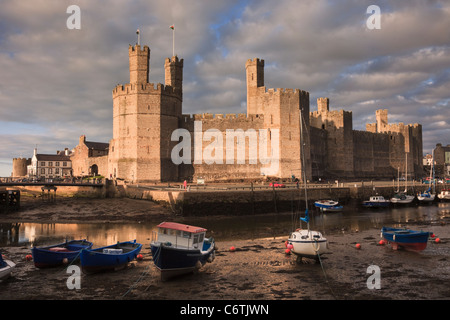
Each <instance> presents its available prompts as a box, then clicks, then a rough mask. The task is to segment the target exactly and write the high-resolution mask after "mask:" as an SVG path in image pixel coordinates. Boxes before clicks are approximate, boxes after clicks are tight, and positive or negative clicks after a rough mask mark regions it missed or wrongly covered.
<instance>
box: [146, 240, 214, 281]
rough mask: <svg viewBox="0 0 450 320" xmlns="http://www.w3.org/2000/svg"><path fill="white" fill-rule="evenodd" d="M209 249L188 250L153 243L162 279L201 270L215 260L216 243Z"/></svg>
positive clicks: (210, 244)
mask: <svg viewBox="0 0 450 320" xmlns="http://www.w3.org/2000/svg"><path fill="white" fill-rule="evenodd" d="M208 245H209V247H207V248H203V249H204V250H202V251H201V250H200V249H187V248H180V247H178V248H177V247H174V246H171V245H169V244H167V243H160V242H153V243H151V245H150V247H151V251H152V256H153V262H154V264H155V266H156V267H157V268H158V269H159V270H160V271H161V279H162V280H168V279H170V278H173V277H176V276H180V275H184V274H188V273H192V272H194V271H195V270H197V269H199V268H201V267H202V266H203V265H205V264H206V262H212V261H213V260H214V258H215V251H214V245H215V244H214V241H212V242H211V243H209V244H208Z"/></svg>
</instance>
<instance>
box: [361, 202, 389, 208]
mask: <svg viewBox="0 0 450 320" xmlns="http://www.w3.org/2000/svg"><path fill="white" fill-rule="evenodd" d="M362 205H363V207H365V208H387V207H389V206H390V205H391V202H390V201H379V202H375V201H364V202H363V204H362Z"/></svg>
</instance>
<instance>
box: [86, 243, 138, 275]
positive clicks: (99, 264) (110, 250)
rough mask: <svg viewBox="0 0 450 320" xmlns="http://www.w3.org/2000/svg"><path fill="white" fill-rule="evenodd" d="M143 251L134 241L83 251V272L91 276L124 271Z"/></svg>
mask: <svg viewBox="0 0 450 320" xmlns="http://www.w3.org/2000/svg"><path fill="white" fill-rule="evenodd" d="M141 249H142V244H140V243H137V242H136V240H134V241H125V242H118V243H116V244H113V245H110V246H106V247H101V248H96V249H86V250H82V251H81V254H80V260H81V270H82V271H83V272H84V273H87V274H90V273H97V272H103V271H116V270H120V269H123V268H125V267H126V266H127V265H128V263H129V262H131V261H133V260H134V259H136V257H137V255H138V254H139V252H140V251H141Z"/></svg>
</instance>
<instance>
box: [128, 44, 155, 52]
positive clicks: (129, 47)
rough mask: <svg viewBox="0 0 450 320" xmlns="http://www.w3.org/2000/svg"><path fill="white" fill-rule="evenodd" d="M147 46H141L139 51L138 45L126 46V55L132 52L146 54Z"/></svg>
mask: <svg viewBox="0 0 450 320" xmlns="http://www.w3.org/2000/svg"><path fill="white" fill-rule="evenodd" d="M149 50H150V49H149V47H148V46H143V47H142V49H141V46H140V45H139V44H137V45H135V46H132V45H131V44H130V45H129V46H128V53H132V52H142V53H148V52H149Z"/></svg>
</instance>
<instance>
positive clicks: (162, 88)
mask: <svg viewBox="0 0 450 320" xmlns="http://www.w3.org/2000/svg"><path fill="white" fill-rule="evenodd" d="M128 53H129V63H130V83H129V84H125V85H118V86H116V87H115V88H114V90H113V139H112V140H111V142H110V150H109V165H108V171H109V174H110V175H111V176H112V177H114V178H121V179H125V180H128V181H135V182H149V181H175V180H177V179H178V168H177V166H176V165H175V164H173V162H172V160H171V150H172V148H173V146H174V145H176V143H175V142H172V141H171V139H170V138H171V134H172V132H173V131H174V130H175V129H177V128H178V123H179V120H180V119H181V113H182V110H181V108H182V78H183V73H182V70H183V60H178V58H177V57H173V58H172V61H170V60H169V59H166V66H165V68H166V85H163V84H161V83H158V84H156V85H155V84H153V83H149V82H148V79H149V70H150V50H149V48H148V46H144V47H143V48H142V49H141V46H140V45H135V46H131V45H130V47H129V50H128ZM167 60H169V62H167Z"/></svg>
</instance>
